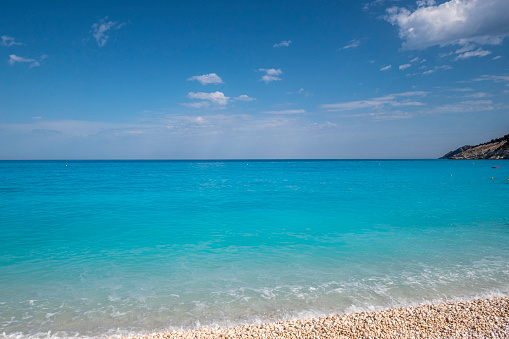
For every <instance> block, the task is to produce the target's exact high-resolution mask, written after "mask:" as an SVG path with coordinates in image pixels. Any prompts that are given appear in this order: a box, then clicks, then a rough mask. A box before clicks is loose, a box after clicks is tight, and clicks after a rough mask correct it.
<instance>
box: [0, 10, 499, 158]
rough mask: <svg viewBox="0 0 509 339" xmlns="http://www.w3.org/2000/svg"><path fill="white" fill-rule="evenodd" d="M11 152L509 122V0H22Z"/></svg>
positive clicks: (422, 141) (486, 133)
mask: <svg viewBox="0 0 509 339" xmlns="http://www.w3.org/2000/svg"><path fill="white" fill-rule="evenodd" d="M1 7H2V8H1V11H0V37H1V40H0V159H218V158H219V159H239V158H242V159H253V158H282V159H285V158H286V159H288V158H334V159H347V158H350V159H352V158H378V159H380V158H396V159H398V158H437V157H439V156H441V155H443V154H444V153H446V152H448V151H450V150H452V149H454V148H457V147H459V146H462V145H464V144H477V143H480V142H485V141H488V140H490V139H492V138H496V137H500V136H502V135H505V134H507V133H509V48H508V47H509V38H508V36H509V1H507V0H451V1H433V0H421V1H415V0H412V1H406V0H400V1H396V0H371V1H358V0H355V1H353V0H346V1H339V0H336V1H328V0H321V1H283V0H282V1H221V0H219V1H213V2H211V1H193V0H192V1H187V2H173V1H129V0H127V1H84V2H75V1H24V0H20V1H9V2H3V3H2V5H1Z"/></svg>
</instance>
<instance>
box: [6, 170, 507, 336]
mask: <svg viewBox="0 0 509 339" xmlns="http://www.w3.org/2000/svg"><path fill="white" fill-rule="evenodd" d="M492 167H499V168H496V169H495V168H492ZM508 179H509V162H508V161H507V160H506V161H504V160H482V161H481V160H475V161H458V160H456V161H453V160H414V161H386V160H381V161H378V160H377V161H374V160H373V161H347V160H341V161H41V162H39V161H26V162H23V161H2V162H0V232H1V235H2V238H1V241H0V337H2V336H4V337H16V336H23V337H42V336H44V337H46V336H48V335H49V336H53V337H68V336H89V337H91V336H92V337H95V336H98V337H104V336H108V335H120V334H127V333H146V332H149V331H152V330H168V329H187V328H195V327H200V326H217V325H220V326H229V325H238V324H246V323H256V322H266V321H274V320H284V319H295V318H305V317H309V316H322V315H330V314H336V313H344V312H352V311H359V310H369V309H378V308H388V307H394V306H402V305H415V304H422V303H429V302H437V301H449V300H463V299H473V298H477V297H490V296H502V295H509V246H508V245H509V213H508V211H509V209H508V206H509V180H508ZM2 333H3V334H2Z"/></svg>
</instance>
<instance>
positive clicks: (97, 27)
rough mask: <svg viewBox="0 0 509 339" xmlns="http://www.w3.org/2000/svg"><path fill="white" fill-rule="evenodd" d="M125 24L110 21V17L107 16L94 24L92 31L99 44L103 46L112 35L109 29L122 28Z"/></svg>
mask: <svg viewBox="0 0 509 339" xmlns="http://www.w3.org/2000/svg"><path fill="white" fill-rule="evenodd" d="M125 25H126V24H125V23H121V24H119V23H117V22H115V21H108V17H107V16H106V17H104V18H103V19H101V20H99V21H98V22H96V23H95V24H93V25H92V30H91V32H92V35H93V37H94V39H95V41H97V45H99V47H103V46H104V45H105V44H106V42H107V41H108V39H109V37H110V35H109V33H108V31H110V30H112V29H114V30H117V29H120V28H122V27H124V26H125Z"/></svg>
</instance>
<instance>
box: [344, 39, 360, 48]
mask: <svg viewBox="0 0 509 339" xmlns="http://www.w3.org/2000/svg"><path fill="white" fill-rule="evenodd" d="M360 45H361V41H360V40H357V39H355V40H352V41H350V42H349V43H348V44H347V45H346V46H343V47H341V49H350V48H357V47H359V46H360Z"/></svg>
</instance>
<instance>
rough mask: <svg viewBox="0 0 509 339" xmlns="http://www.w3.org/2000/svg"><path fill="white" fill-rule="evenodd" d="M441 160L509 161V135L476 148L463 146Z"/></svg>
mask: <svg viewBox="0 0 509 339" xmlns="http://www.w3.org/2000/svg"><path fill="white" fill-rule="evenodd" d="M439 159H509V134H506V135H504V136H503V137H501V138H498V139H492V140H491V141H489V142H486V143H483V144H479V145H476V146H470V145H465V146H461V147H460V148H458V149H455V150H454V151H451V152H449V153H447V154H445V155H444V156H442V157H440V158H439Z"/></svg>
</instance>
